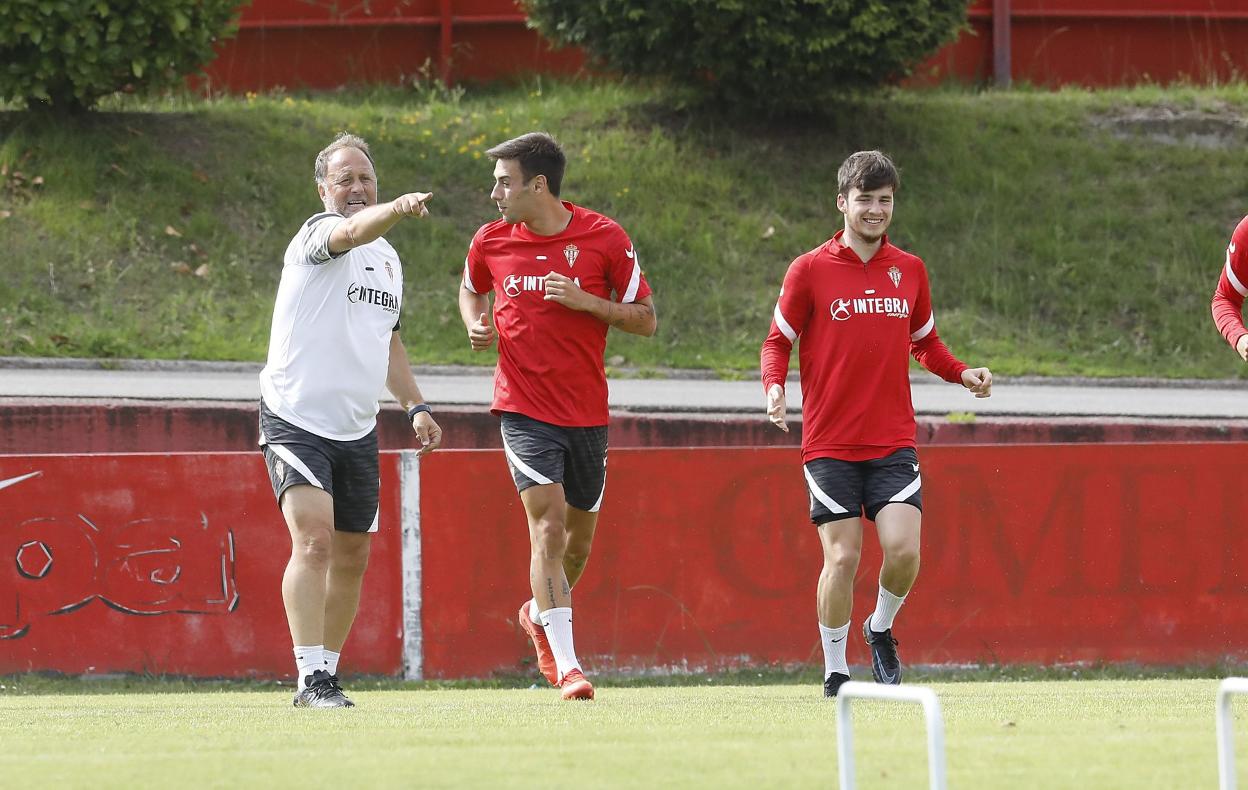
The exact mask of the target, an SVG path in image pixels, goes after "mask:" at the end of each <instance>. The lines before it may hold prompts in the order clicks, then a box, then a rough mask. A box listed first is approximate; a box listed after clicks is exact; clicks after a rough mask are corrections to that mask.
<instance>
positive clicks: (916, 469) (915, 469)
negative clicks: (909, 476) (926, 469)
mask: <svg viewBox="0 0 1248 790" xmlns="http://www.w3.org/2000/svg"><path fill="white" fill-rule="evenodd" d="M910 465H911V466H913V467H914V471H916V472H917V471H919V465H918V464H910Z"/></svg>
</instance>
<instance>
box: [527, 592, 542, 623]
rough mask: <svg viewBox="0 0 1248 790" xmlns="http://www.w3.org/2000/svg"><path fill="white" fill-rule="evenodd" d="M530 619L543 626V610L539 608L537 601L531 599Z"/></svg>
mask: <svg viewBox="0 0 1248 790" xmlns="http://www.w3.org/2000/svg"><path fill="white" fill-rule="evenodd" d="M529 619H530V620H532V621H533V622H534V623H537V624H538V625H541V624H542V610H541V609H538V608H537V601H536V600H534V599H532V598H530V599H529Z"/></svg>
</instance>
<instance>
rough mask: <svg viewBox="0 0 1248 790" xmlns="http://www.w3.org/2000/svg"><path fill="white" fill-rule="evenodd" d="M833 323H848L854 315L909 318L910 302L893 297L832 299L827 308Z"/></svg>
mask: <svg viewBox="0 0 1248 790" xmlns="http://www.w3.org/2000/svg"><path fill="white" fill-rule="evenodd" d="M828 312H830V313H831V314H832V320H833V321H848V320H849V319H851V318H853V317H854V316H856V315H883V316H886V317H888V318H909V317H910V302H909V301H908V300H906V299H898V298H896V297H893V296H864V297H859V298H855V299H833V300H832V304H831V305H829V307H828Z"/></svg>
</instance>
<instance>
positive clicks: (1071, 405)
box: [0, 359, 1248, 419]
mask: <svg viewBox="0 0 1248 790" xmlns="http://www.w3.org/2000/svg"><path fill="white" fill-rule="evenodd" d="M259 370H260V366H259V365H252V364H245V363H220V364H213V363H202V362H193V363H170V362H154V363H153V362H141V361H139V362H124V363H119V365H118V368H117V369H113V370H102V369H100V368H99V367H98V364H96V363H93V362H90V361H81V360H79V361H75V360H69V361H66V360H22V359H0V398H3V397H9V398H45V397H59V398H107V399H118V398H137V399H148V400H227V401H254V400H257V399H258V398H259V396H260V395H259V392H260V391H259V385H258V383H257V375H258V373H259ZM489 373H490V372H489V371H488V370H481V369H476V368H429V369H423V368H418V369H417V381H418V382H419V383H420V386H421V389H422V390H423V391H424V394H425V396H426V397H427V398H428V399H429V401H430V402H431V403H435V404H460V405H483V404H487V403H489V400H490V392H491V378H490V375H489ZM673 375H680V376H684V375H685V374H680V373H677V374H673ZM610 385H611V405H612V407H613V408H617V409H626V410H630V411H643V412H750V411H755V410H761V409H762V407H763V406H762V404H763V394H762V387H761V386H760V385H759V384H758V382H757V381H754V380H750V381H719V380H716V379H708V378H688V377H679V378H675V377H674V378H665V379H637V378H627V379H612V380H611V382H610ZM912 387H913V391H914V405H915V410H916V411H917V412H918V413H920V414H934V415H943V414H949V413H953V412H973V413H975V414H977V415H997V416H1075V417H1096V416H1113V417H1134V418H1187V419H1241V418H1245V417H1248V382H1245V383H1238V382H1180V383H1174V382H1147V381H1130V382H1123V381H1114V382H1088V381H1072V380H1045V379H1017V380H1013V381H1011V380H1010V379H1006V378H999V379H998V381H997V384H996V386H995V388H994V390H993V396H992V397H991V398H988V399H985V400H976V399H975V398H974V397H972V396H971V395H970V393H968V392H966V391H965V390H964V389H962V388H961V387H959V386H956V385H953V384H947V383H945V382H943V381H940V380H938V379H936V378H935V377H934V376H931V375H928V374H925V373H920V374H917V375H915V376H914V377H913V378H912ZM789 402H790V410H791V411H797V410H800V408H801V390H800V387H799V386H798V384H797V382H790V384H789Z"/></svg>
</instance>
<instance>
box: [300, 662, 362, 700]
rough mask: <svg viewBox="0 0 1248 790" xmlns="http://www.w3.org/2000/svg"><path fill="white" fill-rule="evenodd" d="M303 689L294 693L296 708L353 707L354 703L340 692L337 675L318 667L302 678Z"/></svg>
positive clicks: (340, 687)
mask: <svg viewBox="0 0 1248 790" xmlns="http://www.w3.org/2000/svg"><path fill="white" fill-rule="evenodd" d="M303 685H304V689H303V691H300V692H297V693H296V694H295V702H294V704H295V707H296V708H354V707H355V703H354V702H352V701H351V700H349V699H347V695H346V694H343V693H342V686H340V685H338V676H337V675H331V674H329V673H328V672H326V671H325V670H323V669H318V670H316V671H315V672H313V673H312V674H311V675H308V676H307V677H305V678H304V679H303Z"/></svg>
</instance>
